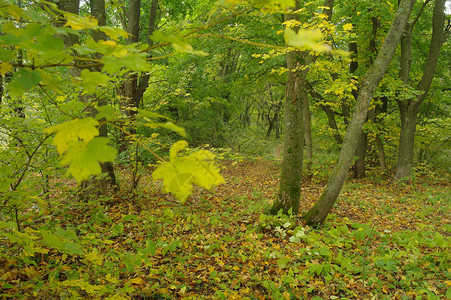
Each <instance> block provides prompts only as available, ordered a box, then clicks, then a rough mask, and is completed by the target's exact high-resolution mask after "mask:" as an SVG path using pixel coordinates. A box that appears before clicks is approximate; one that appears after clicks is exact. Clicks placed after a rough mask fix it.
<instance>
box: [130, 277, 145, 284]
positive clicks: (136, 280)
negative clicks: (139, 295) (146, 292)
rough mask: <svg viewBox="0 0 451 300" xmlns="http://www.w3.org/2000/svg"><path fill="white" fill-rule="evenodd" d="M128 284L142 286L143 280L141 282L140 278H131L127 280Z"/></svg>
mask: <svg viewBox="0 0 451 300" xmlns="http://www.w3.org/2000/svg"><path fill="white" fill-rule="evenodd" d="M128 282H129V283H133V284H137V285H142V284H144V283H145V282H144V280H142V278H140V277H136V278H133V279H131V280H129V281H128Z"/></svg>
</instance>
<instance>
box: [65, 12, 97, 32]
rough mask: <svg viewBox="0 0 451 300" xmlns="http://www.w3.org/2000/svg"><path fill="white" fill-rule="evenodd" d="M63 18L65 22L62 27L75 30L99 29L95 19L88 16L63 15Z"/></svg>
mask: <svg viewBox="0 0 451 300" xmlns="http://www.w3.org/2000/svg"><path fill="white" fill-rule="evenodd" d="M64 17H65V18H66V20H67V22H66V24H65V25H64V26H65V27H71V28H72V29H75V30H82V29H95V28H98V27H99V22H98V21H97V19H96V18H93V17H90V16H87V17H80V16H77V15H74V14H70V13H65V14H64Z"/></svg>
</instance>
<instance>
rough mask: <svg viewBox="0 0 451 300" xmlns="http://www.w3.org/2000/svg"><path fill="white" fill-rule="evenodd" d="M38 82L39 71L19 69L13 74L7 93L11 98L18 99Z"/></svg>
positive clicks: (39, 78)
mask: <svg viewBox="0 0 451 300" xmlns="http://www.w3.org/2000/svg"><path fill="white" fill-rule="evenodd" d="M40 81H41V70H34V71H33V70H28V69H21V70H19V71H18V72H16V73H14V75H13V77H12V79H11V83H10V84H9V92H10V94H11V96H12V97H18V96H20V95H22V94H23V93H25V92H26V91H28V90H31V89H32V88H34V87H36V86H37V85H38V84H39V82H40Z"/></svg>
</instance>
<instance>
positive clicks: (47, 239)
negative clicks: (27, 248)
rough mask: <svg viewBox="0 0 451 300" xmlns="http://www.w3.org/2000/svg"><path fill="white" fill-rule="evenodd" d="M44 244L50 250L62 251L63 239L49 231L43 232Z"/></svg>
mask: <svg viewBox="0 0 451 300" xmlns="http://www.w3.org/2000/svg"><path fill="white" fill-rule="evenodd" d="M40 232H41V235H42V242H43V243H44V245H46V246H47V247H50V248H56V249H60V248H61V246H62V243H61V238H59V237H58V236H57V235H55V234H53V233H51V232H50V231H47V230H41V231H40Z"/></svg>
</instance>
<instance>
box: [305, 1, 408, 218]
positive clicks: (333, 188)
mask: <svg viewBox="0 0 451 300" xmlns="http://www.w3.org/2000/svg"><path fill="white" fill-rule="evenodd" d="M414 2H415V0H402V1H401V3H400V5H399V8H398V11H397V12H396V16H395V18H394V20H393V23H392V24H391V27H390V30H389V32H388V34H387V36H386V37H385V40H384V43H383V44H382V47H381V49H380V51H379V53H378V55H377V57H376V59H375V61H374V63H373V64H372V65H371V67H370V68H369V69H368V71H367V72H366V73H365V75H364V76H363V78H362V81H361V85H360V89H359V94H358V97H357V102H356V105H355V109H354V113H353V115H352V119H351V122H350V123H349V126H348V129H347V131H346V135H345V138H344V143H343V147H342V149H341V151H340V155H339V157H338V162H337V164H336V165H335V167H334V169H333V171H332V175H331V177H330V178H329V181H328V182H327V186H326V188H325V190H324V192H323V193H322V195H321V197H320V199H319V200H318V201H317V202H316V203H315V205H314V207H313V208H312V209H311V210H310V211H309V212H307V214H305V215H304V217H303V218H304V220H305V222H306V224H308V225H318V224H321V223H323V222H324V220H325V219H326V217H327V215H328V214H329V212H330V210H331V209H332V207H333V205H334V203H335V201H336V200H337V197H338V195H339V193H340V191H341V189H342V187H343V184H344V181H345V179H346V177H347V174H348V171H349V168H350V167H351V165H352V162H353V158H354V154H355V150H356V148H357V144H358V139H357V138H358V136H359V134H360V133H361V132H362V130H363V125H364V124H365V121H366V117H367V113H368V107H369V105H370V102H371V99H372V97H373V93H374V91H375V90H376V88H377V86H378V84H379V82H380V81H381V80H382V78H383V76H384V74H385V72H386V71H387V69H388V66H389V64H390V61H391V60H392V58H393V55H394V53H395V51H396V48H397V46H398V44H399V41H400V39H401V35H402V32H403V29H404V28H405V26H406V23H407V20H408V18H409V15H410V12H411V10H412V7H413V4H414Z"/></svg>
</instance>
